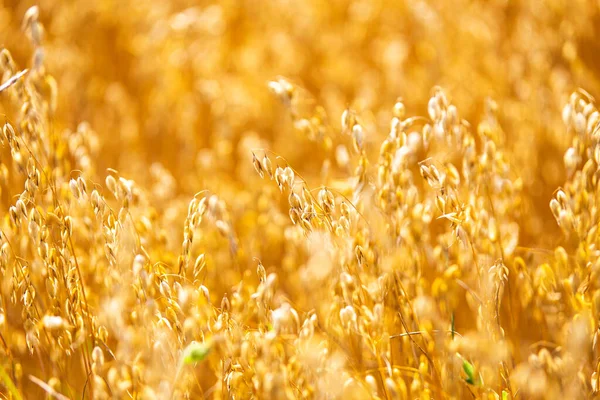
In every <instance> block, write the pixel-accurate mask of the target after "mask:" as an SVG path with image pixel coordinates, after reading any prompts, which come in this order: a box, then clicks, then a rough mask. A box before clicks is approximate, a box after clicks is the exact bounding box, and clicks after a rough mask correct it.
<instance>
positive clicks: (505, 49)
mask: <svg viewBox="0 0 600 400" xmlns="http://www.w3.org/2000/svg"><path fill="white" fill-rule="evenodd" d="M599 3H600V2H598V1H592V0H573V1H571V0H550V1H543V2H540V1H533V0H530V1H521V0H517V1H508V0H492V1H485V2H479V1H466V0H458V1H452V2H443V1H386V0H355V1H347V0H332V1H327V2H324V1H316V0H315V1H312V0H308V1H291V0H272V1H271V0H268V1H261V2H257V1H254V0H236V1H233V0H224V1H216V2H209V1H183V0H172V1H145V2H139V1H129V0H118V1H117V0H99V1H87V0H82V1H68V2H65V1H53V0H41V1H39V2H33V1H28V0H26V1H16V0H15V1H7V0H5V1H3V4H2V6H1V9H0V26H2V30H1V32H2V33H1V35H2V37H1V40H2V45H3V46H5V47H6V48H8V49H10V51H11V52H12V53H13V56H14V57H15V59H16V60H17V62H18V63H19V64H20V65H21V66H23V67H24V66H26V65H28V64H29V62H30V58H31V57H32V49H31V47H30V45H29V41H28V40H27V39H26V38H25V36H24V34H23V33H22V30H21V29H20V26H21V23H22V22H21V21H22V17H23V15H24V13H25V11H26V10H27V9H28V7H30V6H32V5H34V4H38V5H39V7H40V20H41V22H42V23H43V26H44V27H45V29H46V32H45V38H44V40H45V41H44V47H45V54H44V57H45V60H44V62H45V65H46V67H47V69H48V72H49V73H51V74H53V75H54V76H55V77H56V79H57V82H58V88H59V97H58V111H57V115H56V124H57V127H58V129H72V130H74V129H76V127H77V125H78V124H79V123H81V122H82V121H87V122H89V124H90V126H91V128H92V129H93V131H95V132H96V134H97V138H98V146H97V151H96V152H95V154H94V155H93V160H92V163H91V164H92V165H94V166H95V167H96V168H97V170H99V171H101V172H102V173H103V172H104V168H106V167H112V168H115V169H118V170H119V171H120V172H121V173H122V174H123V175H125V176H128V177H130V178H132V179H134V180H136V182H139V183H140V184H151V183H152V177H153V174H152V173H150V174H148V166H149V165H151V164H154V165H155V170H158V169H161V171H163V170H164V171H166V172H168V174H169V175H171V176H172V177H173V178H174V179H173V181H172V186H173V189H174V190H175V191H177V192H178V193H185V194H191V193H194V192H196V191H198V190H199V189H200V188H202V189H212V190H216V191H219V189H223V190H226V191H227V190H230V189H227V188H225V187H222V188H221V187H219V185H220V183H219V182H222V180H220V179H219V177H220V176H227V177H228V178H229V179H230V178H237V179H240V178H243V177H244V176H245V173H246V172H245V171H246V169H247V168H249V163H248V162H247V159H248V157H249V152H248V151H247V149H246V147H247V146H248V145H249V141H248V140H250V139H248V140H247V141H244V140H243V138H251V139H252V140H256V141H262V143H263V144H264V145H265V146H266V147H268V148H270V149H272V150H274V151H275V152H277V153H278V154H280V155H282V156H285V157H286V158H287V160H288V161H289V162H290V163H291V164H292V165H294V166H295V167H296V168H297V169H298V170H299V171H301V172H303V173H304V174H305V175H307V179H309V177H310V176H312V175H315V176H317V177H318V171H320V169H321V165H320V164H318V165H313V164H312V162H313V161H312V160H314V163H315V164H316V163H318V162H320V161H317V160H320V159H321V158H320V157H309V156H310V155H311V154H313V153H314V152H315V151H316V152H318V151H321V149H320V148H319V146H317V145H315V144H312V143H310V142H307V141H306V140H304V141H302V142H299V139H301V138H302V136H301V135H299V134H298V132H297V130H296V129H294V127H293V124H291V123H290V117H289V113H288V112H286V110H285V108H284V107H282V105H281V104H280V102H279V101H278V99H277V98H276V96H273V94H272V93H270V91H269V90H268V88H267V82H268V81H269V80H271V79H274V78H276V77H277V76H284V77H286V78H289V79H291V80H292V81H293V82H295V83H297V84H298V85H300V86H301V87H304V88H305V89H306V90H307V91H308V92H309V93H310V94H311V95H312V96H314V99H315V101H316V103H317V104H320V105H322V106H323V107H324V109H325V111H326V113H327V115H328V117H329V120H330V123H331V125H332V126H333V127H339V118H340V115H341V113H342V111H343V110H344V109H345V108H347V107H351V108H352V109H354V110H356V111H357V112H359V113H362V114H363V116H364V118H365V119H366V120H368V121H369V122H370V127H371V129H370V130H369V132H368V136H367V141H368V142H374V143H376V145H375V146H373V148H374V149H376V148H377V147H378V143H380V141H381V139H382V138H383V137H384V136H385V135H386V134H387V129H388V123H389V120H390V117H391V110H392V106H393V104H394V102H395V100H396V99H397V98H398V97H402V98H403V99H404V103H405V105H406V107H407V111H408V115H426V102H427V100H428V99H429V97H430V95H431V90H432V88H433V87H434V86H435V85H439V86H441V87H443V88H444V89H445V90H446V91H447V93H448V94H449V96H450V97H451V100H452V102H453V103H454V104H456V105H457V107H458V109H459V111H460V113H461V115H462V116H464V118H466V119H467V120H468V121H470V122H471V123H472V125H473V126H476V124H477V122H478V118H479V117H480V115H481V112H482V110H483V105H484V101H485V98H486V97H488V96H489V97H491V98H493V99H494V100H495V101H496V102H497V104H498V105H499V118H500V121H501V124H502V128H503V129H504V131H505V132H506V140H507V142H508V143H507V144H508V146H509V148H529V149H531V151H529V152H522V151H519V152H514V153H513V155H514V158H515V159H514V160H511V161H513V162H514V163H515V165H516V166H517V167H518V168H519V172H520V174H521V176H522V177H523V179H524V184H525V189H526V191H527V192H528V193H529V194H530V195H531V198H532V199H533V200H534V202H535V201H537V200H539V201H540V204H539V205H542V206H541V207H534V208H532V209H531V211H532V212H533V215H534V216H535V217H541V218H532V220H531V224H530V226H529V229H530V232H528V233H526V234H529V235H533V236H536V235H539V234H540V233H541V232H548V231H553V230H554V231H555V230H556V228H555V226H556V224H555V223H554V220H553V219H552V218H551V214H550V212H549V210H548V207H547V201H548V199H549V198H550V196H551V194H552V193H551V192H550V193H549V192H548V190H550V189H547V188H555V187H557V186H558V185H559V184H560V183H561V182H563V181H564V176H561V171H562V168H561V165H560V161H561V159H562V154H563V153H564V150H565V149H566V147H567V141H568V138H566V137H565V135H564V126H563V124H562V122H561V120H560V115H561V108H562V106H563V105H564V104H565V103H566V101H567V96H568V94H570V93H571V92H572V91H573V90H574V89H576V88H577V87H582V88H585V90H587V91H588V92H590V93H591V94H592V95H595V96H598V95H600V83H599V80H598V78H599V74H600V72H599V71H600V55H599V54H600V42H599V41H598V40H597V38H598V37H600V10H599V8H600V4H599ZM298 143H301V145H298ZM213 161H216V162H213ZM207 168H209V169H210V170H207ZM154 175H156V174H154ZM241 183H244V182H241ZM227 187H229V188H230V186H227ZM545 221H548V225H546V224H545Z"/></svg>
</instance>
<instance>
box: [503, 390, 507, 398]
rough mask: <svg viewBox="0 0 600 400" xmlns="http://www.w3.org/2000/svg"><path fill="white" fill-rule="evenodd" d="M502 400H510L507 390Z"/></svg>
mask: <svg viewBox="0 0 600 400" xmlns="http://www.w3.org/2000/svg"><path fill="white" fill-rule="evenodd" d="M502 400H508V392H507V391H506V390H503V391H502Z"/></svg>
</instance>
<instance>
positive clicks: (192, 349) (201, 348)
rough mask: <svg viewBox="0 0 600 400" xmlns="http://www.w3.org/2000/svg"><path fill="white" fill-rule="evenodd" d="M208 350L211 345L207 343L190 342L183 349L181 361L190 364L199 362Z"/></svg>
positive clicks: (206, 354)
mask: <svg viewBox="0 0 600 400" xmlns="http://www.w3.org/2000/svg"><path fill="white" fill-rule="evenodd" d="M210 350H211V346H210V344H209V343H198V342H192V343H190V344H189V345H188V346H187V347H186V348H185V350H183V363H184V364H192V363H197V362H200V361H202V360H204V359H205V358H206V356H208V354H209V353H210Z"/></svg>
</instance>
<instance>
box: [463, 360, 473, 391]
mask: <svg viewBox="0 0 600 400" xmlns="http://www.w3.org/2000/svg"><path fill="white" fill-rule="evenodd" d="M463 371H465V374H467V379H465V381H466V382H467V383H468V384H470V385H475V384H476V376H475V367H474V366H473V364H471V363H470V362H468V361H467V360H463Z"/></svg>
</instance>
